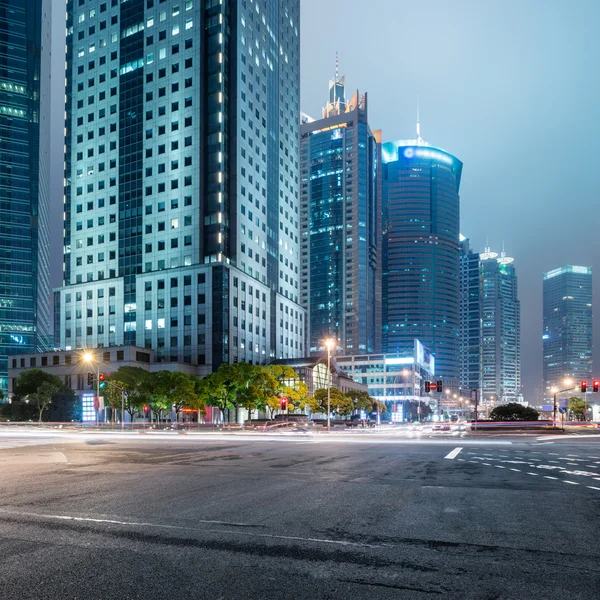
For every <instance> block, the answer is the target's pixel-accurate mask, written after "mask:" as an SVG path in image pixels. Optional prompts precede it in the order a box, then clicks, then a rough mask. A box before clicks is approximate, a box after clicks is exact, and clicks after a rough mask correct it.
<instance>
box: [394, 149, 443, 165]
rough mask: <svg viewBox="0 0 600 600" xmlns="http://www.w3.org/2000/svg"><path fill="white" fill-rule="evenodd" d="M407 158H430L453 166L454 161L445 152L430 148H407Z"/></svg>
mask: <svg viewBox="0 0 600 600" xmlns="http://www.w3.org/2000/svg"><path fill="white" fill-rule="evenodd" d="M404 157H405V158H429V159H431V160H439V161H440V162H443V163H446V164H447V165H451V164H452V159H451V158H450V157H449V156H448V155H447V154H444V153H443V152H438V151H437V150H431V149H429V148H419V147H417V148H412V147H409V148H405V150H404Z"/></svg>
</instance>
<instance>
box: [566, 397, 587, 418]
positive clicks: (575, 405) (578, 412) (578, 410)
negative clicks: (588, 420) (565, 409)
mask: <svg viewBox="0 0 600 600" xmlns="http://www.w3.org/2000/svg"><path fill="white" fill-rule="evenodd" d="M586 408H587V404H586V402H585V400H583V399H582V398H578V397H577V396H573V397H572V398H569V412H572V413H573V415H574V416H575V418H576V419H577V420H578V421H583V420H585V411H586Z"/></svg>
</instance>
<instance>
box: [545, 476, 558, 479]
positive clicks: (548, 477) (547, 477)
mask: <svg viewBox="0 0 600 600" xmlns="http://www.w3.org/2000/svg"><path fill="white" fill-rule="evenodd" d="M544 477H545V478H546V479H558V477H551V476H550V475H544Z"/></svg>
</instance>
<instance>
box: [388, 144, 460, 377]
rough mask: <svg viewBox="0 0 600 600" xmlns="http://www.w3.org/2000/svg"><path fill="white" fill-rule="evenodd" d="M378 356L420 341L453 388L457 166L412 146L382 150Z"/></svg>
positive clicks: (439, 153)
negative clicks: (381, 320) (380, 342)
mask: <svg viewBox="0 0 600 600" xmlns="http://www.w3.org/2000/svg"><path fill="white" fill-rule="evenodd" d="M382 158H383V214H384V226H383V231H384V235H383V313H384V329H383V335H384V341H383V349H384V352H399V353H406V352H410V350H411V349H412V347H413V344H414V340H415V339H419V340H421V342H422V343H423V344H424V345H425V346H427V347H428V348H430V350H431V351H432V352H433V353H434V354H435V362H436V374H437V375H440V376H441V377H442V378H443V379H444V380H445V381H446V385H447V386H448V387H453V388H458V383H459V374H460V360H459V342H460V338H459V325H460V317H459V307H460V256H459V204H460V202H459V194H458V192H459V187H460V177H461V172H462V163H461V162H460V161H459V160H458V159H457V158H456V157H455V156H452V155H451V154H449V153H448V152H445V151H444V150H440V149H439V148H434V147H432V146H430V145H428V144H426V143H425V142H424V141H423V140H422V139H421V138H420V137H418V139H416V140H400V141H396V142H388V143H385V144H383V154H382Z"/></svg>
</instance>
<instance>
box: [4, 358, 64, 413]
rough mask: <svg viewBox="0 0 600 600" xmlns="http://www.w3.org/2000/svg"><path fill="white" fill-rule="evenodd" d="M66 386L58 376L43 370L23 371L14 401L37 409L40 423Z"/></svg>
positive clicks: (15, 390)
mask: <svg viewBox="0 0 600 600" xmlns="http://www.w3.org/2000/svg"><path fill="white" fill-rule="evenodd" d="M63 390H64V385H63V382H62V380H61V378H60V377H58V375H51V374H50V373H46V372H45V371H43V370H42V369H28V370H27V371H23V372H22V373H21V374H20V375H19V378H18V379H17V381H16V383H15V387H14V401H15V402H23V401H24V402H26V403H27V404H29V405H30V406H33V407H34V408H35V409H36V412H37V417H38V421H40V422H41V421H42V415H43V413H44V411H45V410H46V409H47V408H48V407H49V406H50V404H51V403H52V398H53V397H54V395H55V394H58V393H59V392H62V391H63Z"/></svg>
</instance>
